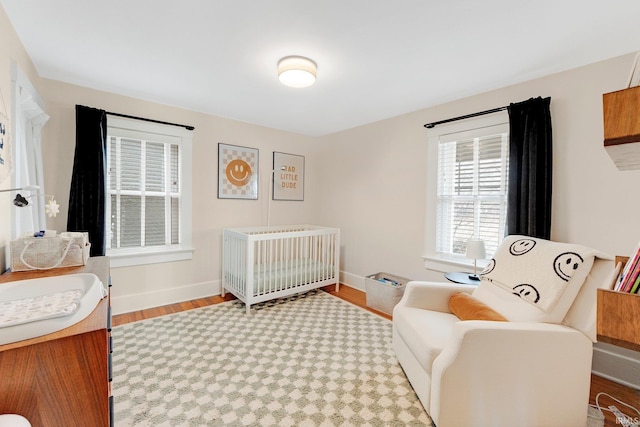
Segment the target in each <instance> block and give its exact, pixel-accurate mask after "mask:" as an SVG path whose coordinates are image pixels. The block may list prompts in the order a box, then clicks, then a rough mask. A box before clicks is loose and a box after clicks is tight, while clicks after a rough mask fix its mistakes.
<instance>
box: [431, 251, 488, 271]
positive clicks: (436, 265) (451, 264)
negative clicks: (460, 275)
mask: <svg viewBox="0 0 640 427" xmlns="http://www.w3.org/2000/svg"><path fill="white" fill-rule="evenodd" d="M422 259H423V260H424V268H426V269H427V270H432V271H437V272H439V273H447V272H449V271H467V272H470V273H472V272H473V260H471V259H469V258H465V257H462V256H461V257H456V256H447V255H443V254H432V255H423V256H422ZM487 263H488V260H486V259H483V260H478V262H477V266H478V271H482V270H484V268H485V267H486V266H487Z"/></svg>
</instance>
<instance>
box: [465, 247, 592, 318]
mask: <svg viewBox="0 0 640 427" xmlns="http://www.w3.org/2000/svg"><path fill="white" fill-rule="evenodd" d="M595 256H596V251H595V250H594V249H592V248H589V247H586V246H582V245H574V244H569V243H559V242H551V241H549V240H544V239H537V238H532V237H528V236H508V237H507V238H505V239H504V241H503V242H502V244H501V245H500V247H499V248H498V250H497V251H496V253H495V255H494V257H493V258H492V259H491V261H490V262H489V265H488V266H487V268H485V269H484V270H483V271H482V273H480V277H481V279H482V281H481V283H480V285H479V286H478V288H477V289H476V290H475V291H474V292H473V296H474V297H476V298H477V299H479V300H480V301H482V302H484V303H485V304H486V305H488V306H489V307H491V308H493V309H494V310H495V311H497V312H498V313H500V314H502V315H503V316H505V317H506V318H507V319H509V320H510V321H532V322H550V323H561V322H562V320H563V319H564V317H565V315H566V314H567V311H568V310H569V308H570V307H571V304H572V303H573V301H574V299H575V298H576V295H577V294H578V292H579V291H580V288H581V287H582V284H583V283H584V281H585V279H586V277H587V275H588V274H589V271H590V270H591V267H592V266H593V260H594V257H595Z"/></svg>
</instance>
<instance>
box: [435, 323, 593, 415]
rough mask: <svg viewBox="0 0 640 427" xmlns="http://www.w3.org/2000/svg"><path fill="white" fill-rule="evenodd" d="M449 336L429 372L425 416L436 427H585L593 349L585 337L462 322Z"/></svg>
mask: <svg viewBox="0 0 640 427" xmlns="http://www.w3.org/2000/svg"><path fill="white" fill-rule="evenodd" d="M452 335H453V336H452V337H451V339H450V340H449V341H448V342H447V344H446V345H445V347H444V349H443V351H442V353H440V355H439V356H438V357H437V358H436V359H435V360H434V363H433V367H432V381H433V382H432V394H431V405H430V414H431V416H432V417H433V419H434V421H435V422H436V423H437V425H438V426H440V425H442V426H456V425H461V426H487V425H492V426H503V425H504V426H507V425H509V426H513V425H521V426H524V425H530V426H541V425H544V426H568V425H586V421H587V420H586V410H585V408H586V406H587V403H588V400H589V387H590V373H591V358H592V352H593V347H592V342H591V340H589V338H587V336H585V335H584V334H583V333H581V332H579V331H577V330H575V329H572V328H570V327H567V326H563V325H556V324H547V323H520V322H491V321H463V322H458V323H457V324H456V325H455V327H454V332H453V334H452ZM460 408H468V409H469V410H468V411H460ZM481 408H485V409H481ZM488 408H493V410H487V409H488ZM496 408H499V410H497V409H496Z"/></svg>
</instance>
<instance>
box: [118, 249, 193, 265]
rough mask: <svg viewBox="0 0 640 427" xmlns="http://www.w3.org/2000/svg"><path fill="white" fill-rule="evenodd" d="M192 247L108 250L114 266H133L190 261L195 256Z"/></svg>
mask: <svg viewBox="0 0 640 427" xmlns="http://www.w3.org/2000/svg"><path fill="white" fill-rule="evenodd" d="M193 252H194V249H193V248H191V247H187V248H184V247H175V248H161V249H145V250H144V251H143V250H140V249H119V250H107V256H109V258H110V261H111V267H112V268H118V267H131V266H134V265H145V264H159V263H165V262H176V261H188V260H191V259H192V258H193Z"/></svg>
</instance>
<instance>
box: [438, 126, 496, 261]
mask: <svg viewBox="0 0 640 427" xmlns="http://www.w3.org/2000/svg"><path fill="white" fill-rule="evenodd" d="M507 161H508V133H507V129H506V127H505V126H493V127H490V128H483V129H477V130H471V131H465V132H459V133H455V134H449V135H441V136H440V139H439V141H438V184H437V220H436V221H437V227H436V251H437V252H439V253H442V254H454V255H463V256H464V254H465V251H466V244H467V241H468V240H469V239H470V238H472V237H477V238H480V239H482V240H484V241H485V246H486V249H487V256H488V257H490V256H491V255H492V254H493V253H494V252H495V250H496V249H497V247H498V245H499V244H500V242H501V241H502V239H503V237H504V230H505V221H506V210H507V171H508V165H507Z"/></svg>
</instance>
